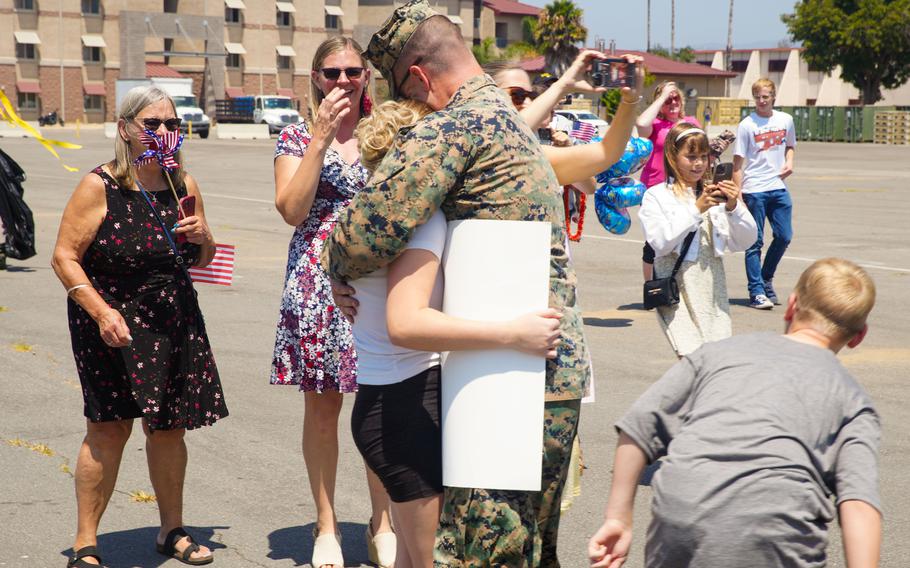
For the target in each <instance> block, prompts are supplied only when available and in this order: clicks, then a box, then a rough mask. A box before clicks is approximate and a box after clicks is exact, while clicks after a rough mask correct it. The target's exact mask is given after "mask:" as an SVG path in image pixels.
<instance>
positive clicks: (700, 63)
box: [696, 61, 713, 67]
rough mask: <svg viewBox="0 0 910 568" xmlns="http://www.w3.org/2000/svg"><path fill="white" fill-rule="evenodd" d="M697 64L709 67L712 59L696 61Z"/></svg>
mask: <svg viewBox="0 0 910 568" xmlns="http://www.w3.org/2000/svg"><path fill="white" fill-rule="evenodd" d="M696 63H698V64H699V65H704V66H705V67H710V66H711V64H712V63H713V61H696Z"/></svg>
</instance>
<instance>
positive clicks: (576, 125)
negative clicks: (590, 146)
mask: <svg viewBox="0 0 910 568" xmlns="http://www.w3.org/2000/svg"><path fill="white" fill-rule="evenodd" d="M595 134H597V128H596V127H594V125H593V124H588V123H587V122H581V121H579V120H576V121H575V122H573V123H572V131H571V132H569V136H571V137H572V138H574V139H576V140H580V141H582V142H585V143H588V142H590V141H591V139H592V138H594V135H595Z"/></svg>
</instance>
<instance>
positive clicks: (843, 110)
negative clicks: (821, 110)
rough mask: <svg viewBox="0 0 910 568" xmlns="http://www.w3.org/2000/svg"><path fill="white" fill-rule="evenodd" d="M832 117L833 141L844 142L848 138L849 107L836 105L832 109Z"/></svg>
mask: <svg viewBox="0 0 910 568" xmlns="http://www.w3.org/2000/svg"><path fill="white" fill-rule="evenodd" d="M831 112H832V114H833V118H832V123H833V124H832V129H831V130H832V132H831V141H832V142H843V141H845V140H846V139H847V107H834V108H832V109H831Z"/></svg>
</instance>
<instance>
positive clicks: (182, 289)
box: [68, 167, 228, 430]
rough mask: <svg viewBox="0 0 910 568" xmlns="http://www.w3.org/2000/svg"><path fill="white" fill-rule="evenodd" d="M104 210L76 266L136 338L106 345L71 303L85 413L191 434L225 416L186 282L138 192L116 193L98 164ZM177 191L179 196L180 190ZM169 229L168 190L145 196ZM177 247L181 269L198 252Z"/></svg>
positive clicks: (172, 207) (173, 214) (172, 212)
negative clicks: (141, 421)
mask: <svg viewBox="0 0 910 568" xmlns="http://www.w3.org/2000/svg"><path fill="white" fill-rule="evenodd" d="M93 172H94V173H95V174H96V175H98V176H100V177H101V179H102V180H103V181H104V188H105V193H106V197H107V213H106V214H105V216H104V219H103V220H102V221H101V226H100V227H99V228H98V232H97V234H96V235H95V239H94V241H92V243H91V244H89V246H88V248H87V249H86V251H85V255H84V256H83V258H82V268H83V269H84V270H85V274H86V275H87V276H88V278H89V280H90V281H91V283H92V286H94V288H95V289H96V290H97V291H98V293H99V294H100V295H101V297H102V298H104V300H105V301H106V302H107V303H108V305H109V306H111V307H112V308H114V309H116V310H118V311H119V312H120V314H121V315H122V316H123V319H124V320H125V321H126V325H127V326H128V327H129V330H130V335H131V336H132V338H133V341H132V343H131V344H130V345H129V346H128V347H122V348H112V347H108V346H107V344H105V343H104V341H103V340H102V339H101V334H100V332H99V330H98V324H97V323H95V321H94V320H93V319H92V318H91V317H90V316H89V315H88V313H86V312H85V310H83V309H82V308H81V307H80V306H79V305H78V304H77V303H76V302H74V301H73V300H69V301H68V313H69V328H70V336H71V341H72V346H73V355H74V357H75V359H76V369H77V371H78V373H79V380H80V382H81V383H82V393H83V398H84V402H85V416H86V417H87V418H88V419H89V420H91V421H93V422H105V421H112V420H125V419H129V418H140V417H141V418H144V419H145V420H146V421H147V422H148V425H149V428H151V429H152V430H174V429H179V428H186V429H188V430H191V429H193V428H198V427H200V426H208V425H211V424H213V423H215V421H216V420H218V419H220V418H224V417H225V416H227V415H228V410H227V407H226V406H225V404H224V395H223V393H222V390H221V382H220V380H219V377H218V369H217V368H216V366H215V359H214V357H213V356H212V349H211V346H210V345H209V340H208V337H207V336H206V333H205V323H204V322H203V320H202V314H201V312H200V311H199V303H198V302H197V300H196V292H195V290H194V289H193V284H192V283H191V282H190V281H189V280H188V279H187V277H186V275H185V273H184V271H183V270H182V269H181V268H180V267H179V266H178V265H177V264H176V262H175V259H174V252H173V250H172V249H171V247H170V245H169V244H168V240H167V239H166V238H165V236H164V232H163V230H162V228H161V226H160V224H159V223H158V221H157V220H156V218H155V216H154V214H153V213H152V211H151V209H150V208H149V204H148V202H146V200H145V198H143V197H142V194H141V193H139V192H138V191H132V190H129V189H123V188H121V187H120V186H119V185H117V182H116V181H114V179H113V178H112V177H111V176H109V175H108V174H107V173H106V172H105V171H104V170H102V169H101V168H100V167H98V168H95V169H94V170H93ZM177 191H178V194H185V193H186V190H185V188H183V187H178V188H177ZM149 195H150V196H152V198H153V205H154V207H155V209H156V210H157V212H158V214H159V215H160V216H161V218H162V219H163V220H164V223H165V225H166V226H168V227H170V226H172V225H173V224H174V223H175V222H176V221H177V208H176V202H175V199H174V197H173V196H172V195H171V192H170V191H156V192H153V193H150V194H149ZM178 246H180V252H181V256H182V257H183V258H184V259H185V261H186V263H187V265H189V264H192V263H193V262H195V261H196V259H198V257H199V247H198V246H196V245H192V244H189V243H184V244H183V245H178Z"/></svg>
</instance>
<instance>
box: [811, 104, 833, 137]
mask: <svg viewBox="0 0 910 568" xmlns="http://www.w3.org/2000/svg"><path fill="white" fill-rule="evenodd" d="M814 108H815V128H814V129H813V133H812V140H817V141H819V142H832V141H834V107H814Z"/></svg>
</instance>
